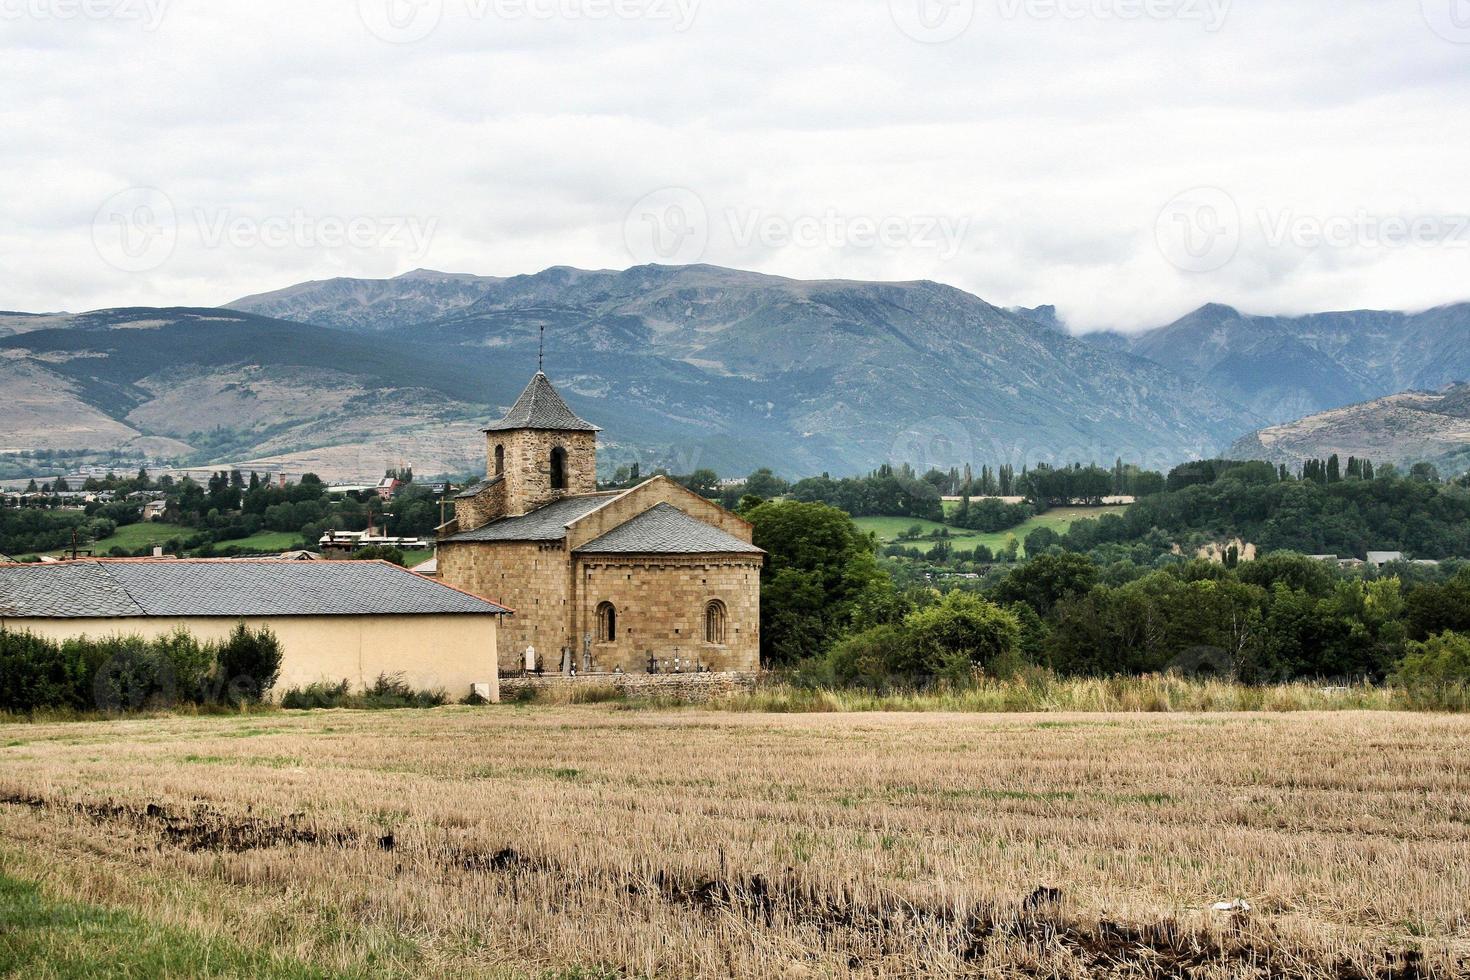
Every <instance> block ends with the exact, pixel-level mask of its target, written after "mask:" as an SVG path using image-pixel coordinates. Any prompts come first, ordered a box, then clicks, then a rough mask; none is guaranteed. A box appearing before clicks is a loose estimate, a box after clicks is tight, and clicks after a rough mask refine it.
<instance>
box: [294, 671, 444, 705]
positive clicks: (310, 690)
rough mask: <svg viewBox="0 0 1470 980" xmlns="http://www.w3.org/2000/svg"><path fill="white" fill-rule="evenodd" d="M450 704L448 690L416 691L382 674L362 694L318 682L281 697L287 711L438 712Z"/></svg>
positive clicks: (399, 676) (397, 677)
mask: <svg viewBox="0 0 1470 980" xmlns="http://www.w3.org/2000/svg"><path fill="white" fill-rule="evenodd" d="M448 703H449V695H448V693H446V692H445V691H444V690H442V689H434V690H424V691H419V690H415V689H414V688H412V687H410V686H409V685H408V684H406V683H404V681H403V675H402V674H379V675H378V679H377V680H376V681H374V682H373V684H372V686H371V687H369V688H367V689H366V690H363V691H361V692H358V693H353V692H352V685H351V684H350V683H348V682H347V681H345V680H344V681H341V682H339V683H336V684H333V683H331V682H329V681H318V682H317V683H315V684H308V685H306V686H305V687H293V688H291V689H290V690H288V691H286V693H285V694H283V695H281V707H283V708H360V709H377V708H437V707H439V706H440V705H442V704H448Z"/></svg>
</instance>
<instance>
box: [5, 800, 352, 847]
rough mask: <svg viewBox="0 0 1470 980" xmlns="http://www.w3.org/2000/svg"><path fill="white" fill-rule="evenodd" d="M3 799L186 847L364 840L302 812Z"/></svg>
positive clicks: (201, 805) (342, 843)
mask: <svg viewBox="0 0 1470 980" xmlns="http://www.w3.org/2000/svg"><path fill="white" fill-rule="evenodd" d="M0 803H6V804H10V805H13V806H27V807H31V808H32V809H36V810H51V811H55V812H70V813H75V814H77V815H78V816H81V817H85V818H86V819H88V820H90V821H92V822H93V823H97V824H122V825H125V826H129V827H134V828H136V829H138V830H144V831H148V832H150V833H156V834H158V835H159V836H161V837H162V838H163V839H164V840H165V841H167V842H168V843H169V844H171V845H173V846H174V847H179V848H182V849H183V850H186V851H230V852H236V853H238V852H242V851H253V850H257V849H259V848H265V847H284V846H289V845H292V844H310V845H325V846H333V847H345V846H348V845H351V844H355V843H357V842H358V840H359V839H360V837H359V835H357V834H356V833H355V832H352V831H345V830H338V831H332V832H323V831H320V830H316V829H314V828H312V827H309V826H304V825H303V824H302V821H303V820H304V819H305V815H304V814H299V813H298V814H291V815H289V816H287V817H285V818H284V819H282V820H266V819H262V818H259V817H243V818H242V817H229V816H226V815H225V814H222V813H220V812H219V811H218V810H216V809H214V808H213V807H211V806H209V804H207V803H195V804H194V805H193V807H191V808H189V809H187V810H184V811H177V810H172V809H170V808H168V807H165V806H163V805H161V804H158V803H147V804H142V805H139V804H135V803H118V802H115V801H113V800H107V801H105V802H101V803H83V802H67V801H64V800H47V799H44V798H42V797H39V796H26V795H22V794H8V795H5V796H0Z"/></svg>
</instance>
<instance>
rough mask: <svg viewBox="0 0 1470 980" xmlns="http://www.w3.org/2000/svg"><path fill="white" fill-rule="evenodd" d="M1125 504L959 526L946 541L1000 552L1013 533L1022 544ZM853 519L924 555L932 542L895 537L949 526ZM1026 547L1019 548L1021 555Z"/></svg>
mask: <svg viewBox="0 0 1470 980" xmlns="http://www.w3.org/2000/svg"><path fill="white" fill-rule="evenodd" d="M1127 509H1128V508H1127V506H1126V505H1118V506H1107V507H1055V508H1053V509H1051V510H1049V511H1047V512H1046V513H1045V514H1042V515H1040V516H1038V517H1033V518H1031V519H1030V520H1029V521H1026V522H1024V523H1022V524H1019V525H1017V526H1016V527H1013V528H1011V529H1010V530H1009V531H997V532H994V533H989V534H986V533H982V532H980V531H966V530H963V529H961V528H955V527H951V528H949V533H950V537H949V543H950V544H951V545H953V546H954V548H955V549H956V550H958V551H971V550H973V549H975V548H976V547H978V546H980V545H982V544H983V545H985V547H987V548H989V549H990V550H991V551H997V552H998V551H1000V550H1001V549H1002V548H1004V547H1005V546H1006V538H1008V537H1009V536H1010V535H1012V534H1014V535H1015V536H1016V538H1017V540H1019V541H1020V542H1021V543H1022V544H1023V545H1024V544H1025V542H1026V535H1028V534H1030V533H1031V532H1032V531H1035V530H1036V529H1037V528H1042V527H1049V528H1051V529H1052V530H1053V531H1055V532H1057V533H1058V534H1066V533H1067V529H1068V528H1070V527H1071V526H1072V525H1073V524H1074V523H1076V522H1077V521H1081V520H1087V519H1090V518H1098V517H1101V516H1102V515H1104V514H1121V513H1123V511H1125V510H1127ZM853 520H854V522H855V523H856V524H857V526H858V527H859V528H861V529H862V530H864V531H872V532H873V533H875V534H876V535H877V536H878V540H879V541H880V542H881V543H883V544H885V545H888V544H894V543H898V544H902V545H903V546H904V547H906V548H918V549H919V550H920V551H922V552H924V553H925V554H928V553H929V549H931V548H933V547H934V542H933V541H898V536H899V535H900V534H902V533H903V532H904V531H907V530H908V529H909V528H911V527H913V526H914V525H915V524H917V525H919V527H921V528H923V530H924V533H925V534H928V533H930V532H933V531H937V530H939V529H940V528H943V527H947V526H948V525H945V524H940V523H939V522H938V521H922V520H919V519H917V518H914V517H855V518H853ZM1024 552H1025V549H1024V548H1023V549H1022V553H1023V554H1024Z"/></svg>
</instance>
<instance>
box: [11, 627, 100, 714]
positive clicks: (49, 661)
mask: <svg viewBox="0 0 1470 980" xmlns="http://www.w3.org/2000/svg"><path fill="white" fill-rule="evenodd" d="M90 680H91V672H90V671H89V670H88V669H87V665H86V663H85V662H84V661H83V660H81V659H80V658H79V657H77V656H76V654H75V651H70V652H68V653H66V654H63V652H62V649H61V646H60V644H57V643H54V642H52V641H51V640H45V639H42V638H41V637H39V636H35V635H33V634H31V633H13V632H10V631H9V630H0V710H3V711H11V712H24V711H30V710H31V709H33V708H36V707H53V708H85V707H87V706H89V705H90V704H91V699H90V697H89V696H88V695H89V694H90V692H89V690H88V688H89V687H90Z"/></svg>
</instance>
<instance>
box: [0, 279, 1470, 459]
mask: <svg viewBox="0 0 1470 980" xmlns="http://www.w3.org/2000/svg"><path fill="white" fill-rule="evenodd" d="M242 308H248V309H242ZM251 310H254V311H260V312H250V311H251ZM266 313H268V314H269V316H266V315H264V314H266ZM1467 324H1470V307H1447V308H1445V309H1443V310H1436V311H1430V312H1429V313H1425V314H1419V315H1417V316H1405V315H1403V314H1394V313H1375V314H1322V315H1320V316H1317V317H1301V318H1273V317H1246V316H1242V315H1241V314H1239V313H1238V312H1236V311H1234V310H1231V309H1229V308H1226V307H1206V308H1204V309H1202V310H1199V311H1196V312H1195V313H1194V314H1191V315H1190V316H1189V317H1185V318H1184V319H1182V320H1180V321H1178V322H1177V323H1174V324H1171V325H1169V326H1168V327H1164V328H1161V329H1160V330H1156V331H1153V332H1151V333H1148V334H1145V335H1143V336H1141V337H1139V338H1137V339H1136V340H1131V341H1130V340H1128V339H1126V338H1124V337H1122V336H1121V335H1118V334H1094V335H1090V336H1089V337H1087V338H1074V337H1071V336H1068V335H1067V333H1066V332H1065V330H1064V329H1063V328H1062V324H1061V323H1060V322H1059V321H1058V319H1057V317H1056V312H1055V310H1053V309H1051V308H1049V307H1045V306H1043V307H1037V308H1035V309H1027V310H1004V309H1000V308H998V307H995V306H992V305H991V304H989V303H987V302H985V301H984V300H982V299H980V298H978V297H976V296H972V295H970V294H968V293H965V292H963V291H961V290H958V289H954V288H952V287H949V286H943V285H940V284H937V283H933V282H904V283H869V282H851V281H841V280H834V281H825V282H805V281H797V280H792V279H783V278H779V277H775V276H765V275H758V274H756V273H750V272H740V271H736V270H731V269H721V268H717V267H713V266H682V267H669V266H642V267H638V268H633V269H628V270H625V271H621V272H613V271H584V270H579V269H572V268H566V267H556V268H551V269H547V270H545V271H544V272H540V273H537V274H535V275H525V276H515V277H512V278H508V279H497V278H490V277H477V276H466V275H451V274H445V273H438V272H431V271H427V270H420V271H418V272H413V273H409V274H407V275H403V276H398V277H396V278H394V279H385V280H364V279H334V280H328V281H326V282H314V283H303V284H301V285H298V286H292V287H289V288H286V289H282V290H278V291H276V292H272V293H264V294H261V295H258V296H253V297H247V298H245V299H242V300H239V301H236V303H234V304H232V308H231V309H216V310H200V309H161V310H146V309H133V310H105V311H100V312H96V313H89V314H82V315H78V316H71V315H66V314H53V315H46V316H41V317H32V316H28V315H23V314H0V390H3V391H4V392H5V393H6V395H7V396H9V398H10V402H11V406H10V407H11V417H12V418H14V419H15V420H16V421H14V422H13V423H12V424H11V425H10V426H8V427H7V431H6V432H5V437H4V438H3V439H0V442H3V443H4V445H0V449H5V448H11V449H14V448H20V449H25V448H48V447H49V448H97V449H109V448H115V447H118V446H123V445H126V446H130V447H133V448H135V449H139V450H140V451H142V447H145V446H146V447H149V452H150V454H152V455H168V456H178V457H183V458H187V459H189V460H191V461H193V462H195V463H197V464H203V463H206V462H239V461H245V462H250V461H262V460H269V461H274V462H282V463H285V464H286V465H287V466H290V467H292V468H296V469H314V470H317V471H318V472H321V473H322V474H323V475H324V476H329V477H332V476H344V477H345V476H373V475H375V474H376V472H380V471H381V469H382V467H383V466H384V464H385V463H387V464H390V465H391V464H395V463H411V464H413V465H414V467H415V468H416V470H417V471H418V472H421V473H431V472H445V471H449V472H456V471H468V470H474V469H477V468H478V467H479V466H481V465H483V453H484V449H483V443H482V439H481V437H480V434H479V432H478V427H479V425H480V424H483V422H484V421H485V420H486V419H487V418H490V417H493V416H495V415H497V414H498V413H499V412H500V411H501V410H502V409H503V408H504V407H505V406H507V405H508V404H509V403H510V402H511V401H512V400H513V399H514V397H515V395H516V393H517V392H519V391H520V389H521V387H522V386H523V385H524V384H525V381H526V378H527V377H528V376H529V375H530V373H531V372H532V371H533V370H535V366H536V351H537V344H538V340H539V336H540V331H541V329H542V328H545V334H546V369H547V371H548V372H549V373H550V374H551V376H552V377H553V379H555V380H556V382H557V383H558V385H559V387H560V388H561V389H562V390H563V392H564V393H565V394H566V395H567V397H568V400H569V401H570V402H571V403H572V407H573V408H574V409H575V410H576V411H577V412H578V413H579V414H580V415H582V416H583V417H584V418H588V419H591V420H593V421H595V422H597V423H598V424H600V425H602V426H603V428H604V438H603V451H602V456H601V458H602V460H603V463H604V467H605V468H606V469H607V470H611V469H613V468H615V467H616V466H618V465H619V464H625V463H631V462H634V461H638V462H639V463H641V464H642V465H643V467H644V469H645V471H647V470H649V469H651V468H652V467H654V466H659V465H662V466H668V467H670V468H671V469H674V470H676V471H682V472H688V471H690V470H692V469H695V468H697V467H711V468H714V469H716V470H718V471H719V472H721V473H723V474H741V473H745V472H749V470H751V469H753V468H754V467H756V466H760V465H768V466H772V467H774V468H776V469H777V470H778V471H780V472H783V473H786V474H789V475H792V476H799V475H806V474H810V473H818V472H822V471H828V472H832V473H852V472H861V471H865V470H868V469H870V468H872V467H875V466H877V465H879V464H880V463H883V462H895V463H897V462H909V463H912V464H914V465H915V466H917V467H919V468H921V469H922V468H927V467H929V466H939V467H941V468H948V467H950V466H963V465H964V464H965V463H976V464H978V463H987V462H988V463H999V462H1014V463H1016V464H1020V463H1022V462H1031V463H1034V462H1036V461H1038V460H1050V461H1071V460H1099V461H1110V460H1112V459H1113V458H1114V457H1115V456H1124V457H1127V458H1129V459H1132V460H1137V461H1139V462H1142V463H1144V464H1146V465H1149V466H1153V467H1166V466H1168V465H1170V464H1172V463H1174V462H1177V461H1180V460H1183V459H1185V458H1188V457H1198V456H1206V455H1210V454H1213V453H1216V452H1220V451H1222V450H1223V449H1224V448H1225V447H1227V446H1228V445H1230V443H1231V442H1232V441H1233V440H1235V439H1236V438H1237V437H1238V436H1239V435H1240V433H1242V432H1247V431H1251V430H1253V429H1257V428H1258V427H1260V426H1261V425H1263V424H1267V423H1269V422H1273V421H1281V420H1283V419H1286V418H1298V417H1300V416H1303V415H1308V414H1310V413H1312V412H1316V411H1319V410H1321V409H1322V408H1323V407H1338V406H1340V405H1343V404H1348V403H1352V402H1360V401H1363V400H1365V399H1369V398H1373V397H1376V396H1378V395H1382V394H1386V393H1389V392H1391V391H1397V390H1403V389H1406V388H1423V389H1429V390H1433V389H1437V388H1439V387H1441V386H1442V384H1443V383H1444V382H1446V381H1452V380H1459V379H1460V378H1462V377H1470V370H1466V368H1470V363H1467V357H1470V355H1467V350H1470V343H1467V342H1466V341H1467V340H1470V337H1467V335H1466V331H1467ZM1123 348H1128V349H1126V350H1125V349H1123ZM1140 355H1146V356H1140ZM8 421H9V420H8Z"/></svg>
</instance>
